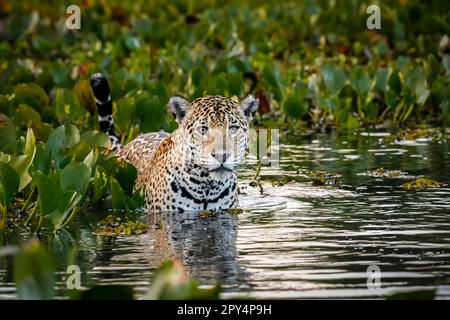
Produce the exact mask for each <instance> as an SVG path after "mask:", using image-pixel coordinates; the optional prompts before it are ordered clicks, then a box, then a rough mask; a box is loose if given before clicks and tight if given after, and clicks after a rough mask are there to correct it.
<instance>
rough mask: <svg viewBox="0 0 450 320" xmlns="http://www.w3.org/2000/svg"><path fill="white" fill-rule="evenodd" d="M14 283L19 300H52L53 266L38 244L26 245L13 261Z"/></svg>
mask: <svg viewBox="0 0 450 320" xmlns="http://www.w3.org/2000/svg"><path fill="white" fill-rule="evenodd" d="M14 282H15V283H16V288H17V295H18V296H19V298H21V299H27V300H42V299H53V297H54V295H55V284H56V281H55V265H54V262H53V261H52V259H51V257H50V255H49V254H48V252H47V250H46V249H45V248H44V246H42V245H41V244H40V243H39V242H37V241H34V242H31V243H28V244H26V245H25V246H24V247H23V249H22V250H20V251H19V253H18V254H17V255H16V257H15V259H14Z"/></svg>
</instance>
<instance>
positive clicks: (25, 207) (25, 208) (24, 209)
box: [20, 187, 36, 212]
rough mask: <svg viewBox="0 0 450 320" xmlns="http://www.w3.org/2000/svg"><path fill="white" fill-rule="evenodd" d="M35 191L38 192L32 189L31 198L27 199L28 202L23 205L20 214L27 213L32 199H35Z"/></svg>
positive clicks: (34, 188)
mask: <svg viewBox="0 0 450 320" xmlns="http://www.w3.org/2000/svg"><path fill="white" fill-rule="evenodd" d="M35 191H36V187H33V188H32V189H31V193H30V196H29V197H28V198H27V200H26V201H25V203H24V204H23V206H22V209H20V212H25V211H26V210H27V208H28V204H29V203H30V201H31V198H32V197H33V195H34V192H35Z"/></svg>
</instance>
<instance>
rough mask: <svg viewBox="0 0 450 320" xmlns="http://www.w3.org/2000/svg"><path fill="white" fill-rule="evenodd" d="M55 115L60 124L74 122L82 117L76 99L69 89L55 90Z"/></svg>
mask: <svg viewBox="0 0 450 320" xmlns="http://www.w3.org/2000/svg"><path fill="white" fill-rule="evenodd" d="M54 107H55V115H56V118H57V119H58V122H59V123H61V124H65V123H69V122H75V121H77V120H80V118H81V117H82V116H83V115H84V110H83V108H81V106H80V102H79V101H78V97H77V96H76V95H75V93H74V92H73V91H71V90H69V89H63V88H58V89H56V90H55V101H54Z"/></svg>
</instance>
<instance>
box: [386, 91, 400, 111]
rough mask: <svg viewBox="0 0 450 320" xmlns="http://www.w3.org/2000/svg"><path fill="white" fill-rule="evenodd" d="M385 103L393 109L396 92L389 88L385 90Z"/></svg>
mask: <svg viewBox="0 0 450 320" xmlns="http://www.w3.org/2000/svg"><path fill="white" fill-rule="evenodd" d="M385 99H386V104H387V106H388V107H389V108H390V109H395V108H396V107H397V93H395V92H394V91H393V90H391V89H389V90H388V91H387V92H386V96H385Z"/></svg>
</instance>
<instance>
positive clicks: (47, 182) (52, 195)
mask: <svg viewBox="0 0 450 320" xmlns="http://www.w3.org/2000/svg"><path fill="white" fill-rule="evenodd" d="M33 182H34V183H35V184H36V186H37V189H38V196H39V208H40V214H41V216H47V215H49V214H50V213H52V212H53V211H55V210H56V209H57V208H58V206H59V204H60V201H61V198H62V191H61V188H60V187H59V186H58V185H57V184H56V182H54V181H53V180H51V179H50V178H48V177H47V176H46V175H44V174H43V173H42V172H40V171H36V172H35V173H34V174H33Z"/></svg>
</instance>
